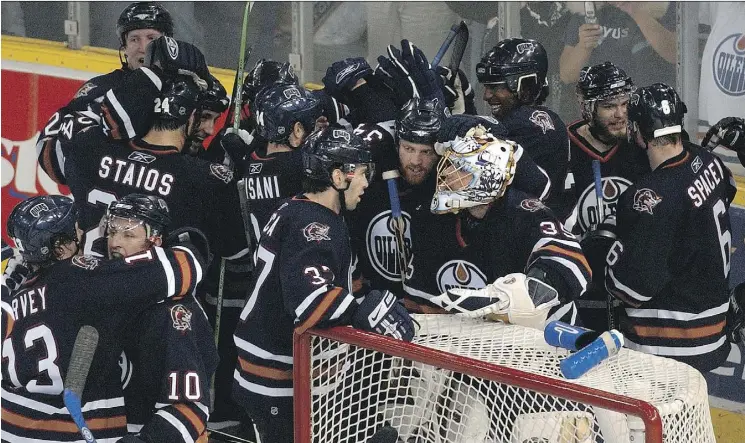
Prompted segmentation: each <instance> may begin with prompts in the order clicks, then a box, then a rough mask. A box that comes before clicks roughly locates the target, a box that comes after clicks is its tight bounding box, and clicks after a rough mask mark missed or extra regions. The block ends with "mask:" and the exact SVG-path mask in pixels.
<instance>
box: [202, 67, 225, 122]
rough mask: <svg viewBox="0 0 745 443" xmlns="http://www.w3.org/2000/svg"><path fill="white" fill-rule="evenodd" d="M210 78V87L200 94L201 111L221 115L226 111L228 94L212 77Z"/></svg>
mask: <svg viewBox="0 0 745 443" xmlns="http://www.w3.org/2000/svg"><path fill="white" fill-rule="evenodd" d="M210 77H212V87H211V88H209V89H207V90H206V91H204V92H202V99H201V103H202V109H205V110H207V111H212V112H217V113H218V114H222V113H223V112H225V111H226V110H227V109H228V104H229V103H230V100H229V99H228V93H227V91H225V88H224V87H223V86H222V83H220V81H219V80H218V79H217V78H216V77H215V76H214V75H210Z"/></svg>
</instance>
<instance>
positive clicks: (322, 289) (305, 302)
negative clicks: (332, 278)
mask: <svg viewBox="0 0 745 443" xmlns="http://www.w3.org/2000/svg"><path fill="white" fill-rule="evenodd" d="M328 291H329V285H323V286H321V287H320V288H318V289H316V290H315V291H313V292H311V293H310V294H309V295H308V296H307V297H305V299H303V302H302V303H300V306H298V307H297V308H296V309H295V318H301V317H302V316H303V313H304V312H305V310H306V309H308V307H309V306H310V305H311V304H313V302H314V301H316V299H317V298H318V297H319V296H320V295H321V294H325V293H327V292H328Z"/></svg>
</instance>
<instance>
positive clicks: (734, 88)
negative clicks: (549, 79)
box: [711, 33, 745, 97]
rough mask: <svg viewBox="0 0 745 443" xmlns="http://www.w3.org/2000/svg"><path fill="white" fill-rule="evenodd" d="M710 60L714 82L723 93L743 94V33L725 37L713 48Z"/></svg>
mask: <svg viewBox="0 0 745 443" xmlns="http://www.w3.org/2000/svg"><path fill="white" fill-rule="evenodd" d="M711 62H712V66H711V68H712V69H711V71H712V73H713V74H714V82H715V83H716V84H717V87H718V88H719V89H720V90H721V91H722V92H723V93H725V94H727V95H731V96H733V97H739V96H741V95H745V34H743V33H737V34H731V35H728V36H727V37H725V38H724V39H723V40H722V42H721V43H719V45H718V46H717V48H716V49H715V50H714V56H713V57H712V61H711Z"/></svg>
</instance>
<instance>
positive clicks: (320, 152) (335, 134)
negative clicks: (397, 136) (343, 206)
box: [302, 128, 375, 186]
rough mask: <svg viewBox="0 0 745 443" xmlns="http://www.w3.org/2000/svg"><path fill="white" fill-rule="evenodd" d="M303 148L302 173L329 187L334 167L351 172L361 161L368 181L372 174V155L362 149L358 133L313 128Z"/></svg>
mask: <svg viewBox="0 0 745 443" xmlns="http://www.w3.org/2000/svg"><path fill="white" fill-rule="evenodd" d="M302 150H303V151H302V153H303V173H304V174H305V176H306V177H308V178H310V179H313V180H316V181H319V182H323V183H326V184H328V185H329V186H332V185H333V179H332V177H331V174H332V173H333V171H334V169H341V171H342V172H344V173H347V174H352V173H354V170H355V168H356V167H357V166H358V165H361V164H364V165H366V166H367V171H366V176H367V181H368V183H371V182H372V179H373V177H374V176H375V163H373V158H372V154H371V153H370V151H368V150H367V149H365V145H364V142H363V141H362V139H361V138H360V137H359V136H357V135H354V134H353V133H352V132H350V131H347V130H346V129H340V128H324V129H322V130H319V131H316V132H314V133H313V134H311V135H310V137H308V138H307V139H306V140H305V143H303V146H302Z"/></svg>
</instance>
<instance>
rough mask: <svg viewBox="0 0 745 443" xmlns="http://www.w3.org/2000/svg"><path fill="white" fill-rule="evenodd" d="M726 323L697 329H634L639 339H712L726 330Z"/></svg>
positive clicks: (634, 327)
mask: <svg viewBox="0 0 745 443" xmlns="http://www.w3.org/2000/svg"><path fill="white" fill-rule="evenodd" d="M725 323H726V321H725V320H722V321H720V322H719V323H716V324H713V325H708V326H699V327H697V328H675V327H664V326H640V325H635V326H633V327H632V329H633V330H634V332H635V333H636V335H638V336H639V337H647V338H678V339H687V340H690V339H697V338H705V337H711V336H712V335H719V334H721V333H722V331H723V330H724V325H725Z"/></svg>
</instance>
